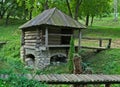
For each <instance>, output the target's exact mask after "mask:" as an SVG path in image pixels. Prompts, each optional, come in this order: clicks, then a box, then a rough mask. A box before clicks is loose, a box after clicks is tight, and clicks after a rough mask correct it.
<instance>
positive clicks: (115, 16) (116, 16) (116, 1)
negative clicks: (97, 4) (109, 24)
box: [114, 0, 118, 21]
mask: <svg viewBox="0 0 120 87" xmlns="http://www.w3.org/2000/svg"><path fill="white" fill-rule="evenodd" d="M117 20H118V0H114V21H117Z"/></svg>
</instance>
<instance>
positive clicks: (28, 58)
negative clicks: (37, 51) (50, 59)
mask: <svg viewBox="0 0 120 87" xmlns="http://www.w3.org/2000/svg"><path fill="white" fill-rule="evenodd" d="M25 62H26V65H27V66H30V67H33V66H34V63H35V56H34V55H32V54H28V55H26V59H25Z"/></svg>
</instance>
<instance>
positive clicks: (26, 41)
mask: <svg viewBox="0 0 120 87" xmlns="http://www.w3.org/2000/svg"><path fill="white" fill-rule="evenodd" d="M25 43H36V40H25Z"/></svg>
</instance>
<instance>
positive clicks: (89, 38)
mask: <svg viewBox="0 0 120 87" xmlns="http://www.w3.org/2000/svg"><path fill="white" fill-rule="evenodd" d="M82 39H88V40H100V39H101V40H110V39H111V38H93V37H82Z"/></svg>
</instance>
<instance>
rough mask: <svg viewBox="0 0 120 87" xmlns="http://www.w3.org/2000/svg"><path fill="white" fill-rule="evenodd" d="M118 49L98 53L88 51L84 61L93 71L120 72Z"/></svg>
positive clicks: (103, 72) (104, 72)
mask: <svg viewBox="0 0 120 87" xmlns="http://www.w3.org/2000/svg"><path fill="white" fill-rule="evenodd" d="M119 54H120V49H110V50H106V51H101V52H100V53H97V54H96V53H89V54H87V56H86V57H84V61H86V63H88V64H89V65H90V67H91V68H92V69H93V71H94V73H102V74H120V55H119Z"/></svg>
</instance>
